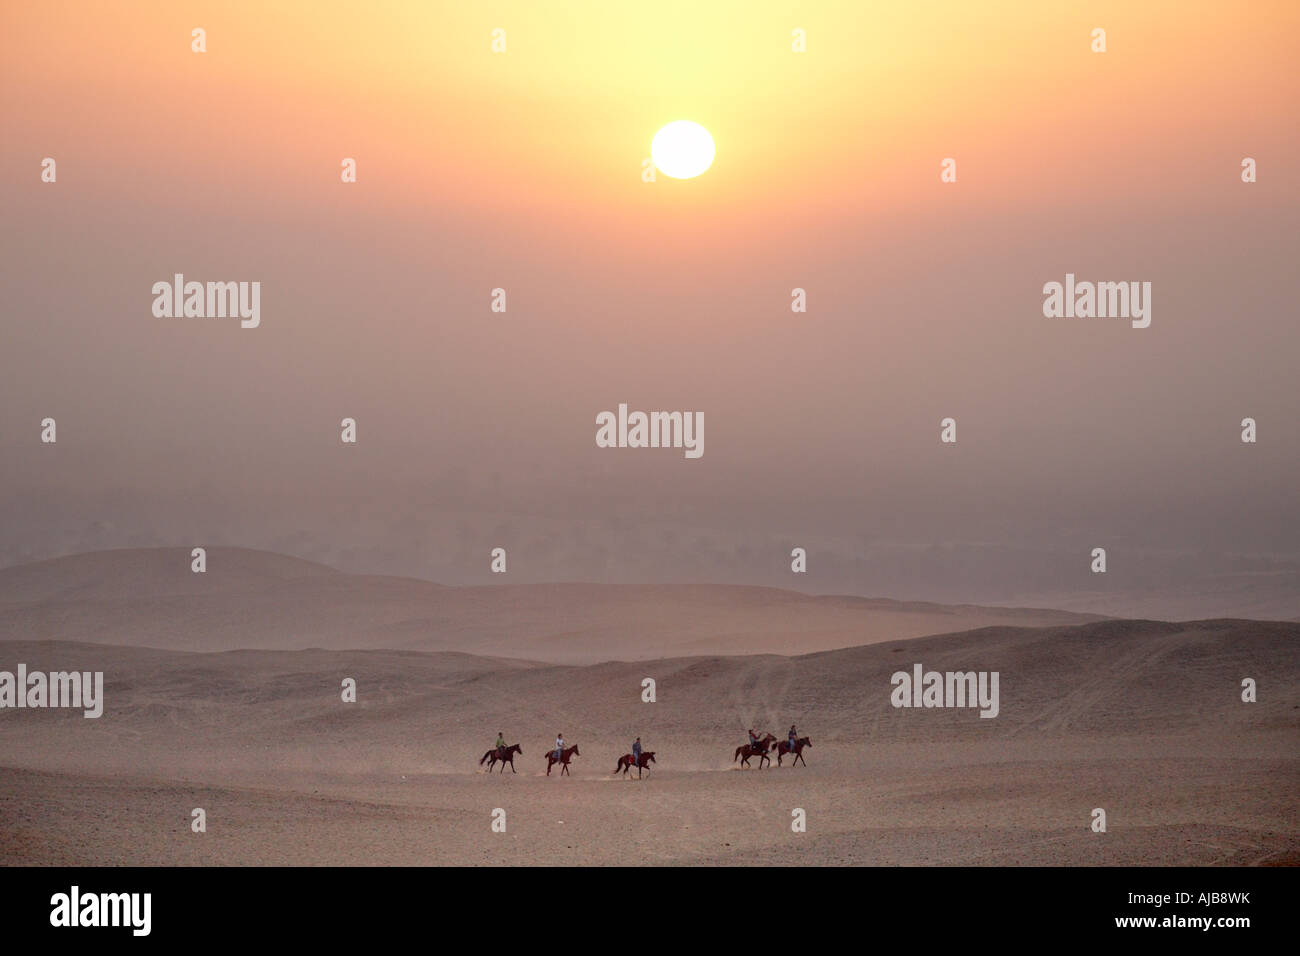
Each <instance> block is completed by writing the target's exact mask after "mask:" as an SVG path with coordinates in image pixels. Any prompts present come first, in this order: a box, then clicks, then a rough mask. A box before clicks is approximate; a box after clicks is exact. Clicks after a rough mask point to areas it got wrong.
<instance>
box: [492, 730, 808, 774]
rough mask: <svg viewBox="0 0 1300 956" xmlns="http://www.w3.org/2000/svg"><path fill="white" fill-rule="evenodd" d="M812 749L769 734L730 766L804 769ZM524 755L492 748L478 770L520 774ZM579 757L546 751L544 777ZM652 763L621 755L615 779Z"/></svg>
mask: <svg viewBox="0 0 1300 956" xmlns="http://www.w3.org/2000/svg"><path fill="white" fill-rule="evenodd" d="M811 746H812V741H811V740H809V739H808V738H807V737H799V738H798V739H797V740H795V742H794V747H793V748H792V747H791V746H790V741H788V740H777V738H776V737H775V736H773V735H772V734H765V735H764V736H763V738H762V739H761V740H760V741H759V742H758V743H757V744H742V745H741V746H739V747H737V748H736V756H734V757H732V758H731V762H732V763H735V762H736V761H737V760H739V761H740V769H741V770H744V769H745V768H746V767H748V766H749V759H750V758H751V757H758V758H759V761H758V769H760V770H762V769H763V764H765V763H766V764H770V763H771V762H772V758H771V756H770V754H776V765H777V766H778V767H779V766H781V761H782V759H784V758H785V757H787V756H789V755H791V754H793V756H794V760H792V761H791V762H790V765H791V766H794V765H795V764H797V763H802V764H803V765H804V766H805V767H806V766H808V761H806V760H804V759H803V750H804V748H805V747H811ZM523 752H524V748H523V747H521V746H519V744H511V745H510V746H509V747H506V748H505V749H504V750H498V749H497V748H496V747H493V748H492V749H491V750H489V751H488V752H487V753H485V754H484V755H483V756H482V757H480V758H479V762H478V765H479V766H480V767H481V766H483V764H487V772H488V773H491V772H492V768H493V767H495V766H496V765H497V764H498V763H500V764H501V769H500V770H499V771H497V772H498V773H505V772H506V764H509V765H510V772H511V773H518V772H519V771H517V770H516V769H515V755H516V754H523ZM581 756H582V754H580V753H579V752H578V745H577V744H574V745H573V746H572V747H565V748H564V749H563V750H562V751H560V755H559V757H556V756H555V751H554V750H548V751H546V776H548V777H549V776H550V775H551V768H552V767H554V766H555V765H556V764H557V763H558V764H559V765H560V776H564V775H565V774H569V761H570V760H572V759H573V758H574V757H581ZM654 762H655V752H654V751H653V750H643V751H641V756H640V758H639V759H638V758H636V757H633V756H632V755H631V754H623V756H621V757H619V758H618V763H617V764H616V765H615V766H614V776H618V775H619V774H620V773H621V774H622V775H623V776H624V777H626V776H627V774H628V771H629V770H636V775H637V777H638V778H639V777H640V776H641V775H642V774H643V773H645V770H646V768H647V767H649V766H650V764H652V763H654ZM569 776H572V774H569Z"/></svg>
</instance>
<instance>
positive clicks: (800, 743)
mask: <svg viewBox="0 0 1300 956" xmlns="http://www.w3.org/2000/svg"><path fill="white" fill-rule="evenodd" d="M811 746H812V741H811V740H809V739H808V738H807V737H800V738H799V739H797V740H796V741H795V742H794V759H793V760H791V761H790V766H792V767H793V766H794V765H795V764H797V763H798V762H799V761H800V760H803V765H804V766H805V767H806V766H808V761H807V760H804V759H803V748H804V747H811ZM789 752H790V741H788V740H782V741H781V742H780V743H778V744H777V745H776V765H777V766H778V767H779V766H781V757H782V755H784V754H788V753H789Z"/></svg>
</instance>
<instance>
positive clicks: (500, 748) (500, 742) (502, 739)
mask: <svg viewBox="0 0 1300 956" xmlns="http://www.w3.org/2000/svg"><path fill="white" fill-rule="evenodd" d="M497 755H498V756H499V757H500V758H501V759H502V760H505V759H506V735H505V734H504V733H502V732H501V731H499V730H498V731H497Z"/></svg>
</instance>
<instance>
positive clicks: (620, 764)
mask: <svg viewBox="0 0 1300 956" xmlns="http://www.w3.org/2000/svg"><path fill="white" fill-rule="evenodd" d="M622 769H623V758H622V757H619V758H618V763H616V764H614V772H615V773H618V772H619V771H620V770H622Z"/></svg>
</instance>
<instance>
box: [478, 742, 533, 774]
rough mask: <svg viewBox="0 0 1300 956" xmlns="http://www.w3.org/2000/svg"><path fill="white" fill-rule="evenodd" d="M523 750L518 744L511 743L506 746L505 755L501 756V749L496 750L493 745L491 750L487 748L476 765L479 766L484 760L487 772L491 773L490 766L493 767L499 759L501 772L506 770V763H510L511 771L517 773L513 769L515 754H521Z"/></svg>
mask: <svg viewBox="0 0 1300 956" xmlns="http://www.w3.org/2000/svg"><path fill="white" fill-rule="evenodd" d="M523 752H524V748H523V747H521V746H519V745H518V744H511V745H510V746H509V747H507V748H506V752H505V756H502V755H501V751H499V750H497V748H496V747H493V748H492V749H491V750H489V751H488V752H487V753H485V754H484V755H483V757H482V759H481V760H479V762H478V765H479V766H480V767H481V766H483V764H484V762H485V761H486V762H487V765H488V769H487V772H488V773H491V772H492V768H493V767H495V766H496V763H497V761H498V760H500V761H501V771H500V772H501V773H505V772H506V764H510V772H511V773H518V772H519V771H518V770H516V769H515V754H522V753H523Z"/></svg>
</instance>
